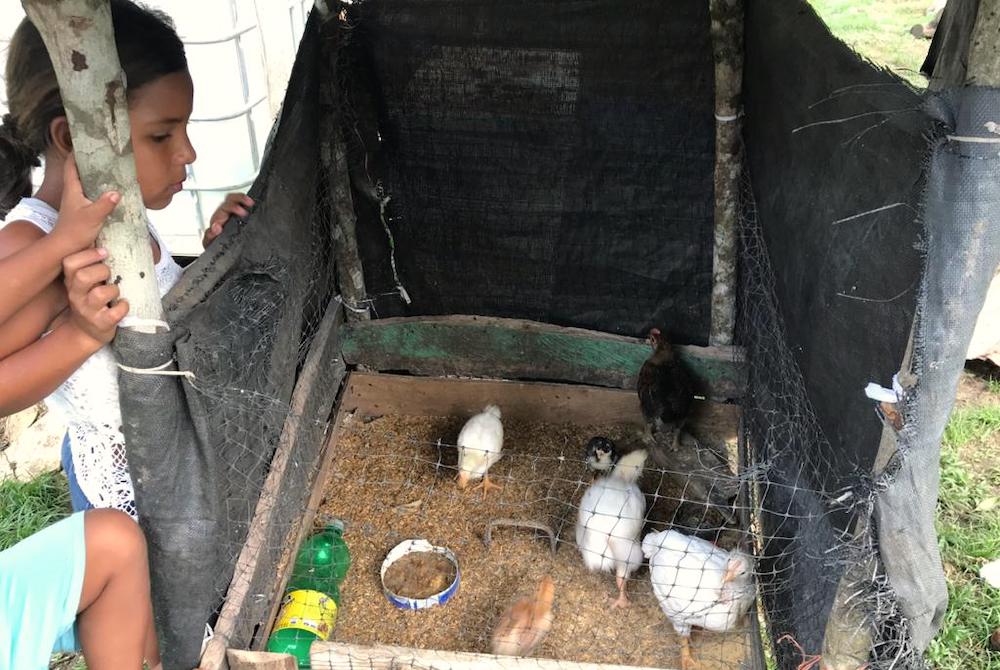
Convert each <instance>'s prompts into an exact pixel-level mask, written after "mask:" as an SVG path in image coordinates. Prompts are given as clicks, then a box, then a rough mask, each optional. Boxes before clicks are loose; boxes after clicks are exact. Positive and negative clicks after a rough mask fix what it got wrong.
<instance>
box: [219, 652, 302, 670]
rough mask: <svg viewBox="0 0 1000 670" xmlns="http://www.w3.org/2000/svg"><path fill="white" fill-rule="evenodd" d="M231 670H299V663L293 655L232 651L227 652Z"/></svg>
mask: <svg viewBox="0 0 1000 670" xmlns="http://www.w3.org/2000/svg"><path fill="white" fill-rule="evenodd" d="M226 661H227V662H228V663H229V670H298V667H299V665H298V662H297V661H296V660H295V657H294V656H292V655H291V654H272V653H269V652H266V651H243V650H241V649H230V650H229V651H227V652H226Z"/></svg>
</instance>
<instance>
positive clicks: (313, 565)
mask: <svg viewBox="0 0 1000 670" xmlns="http://www.w3.org/2000/svg"><path fill="white" fill-rule="evenodd" d="M343 535H344V525H343V523H341V522H340V521H332V522H330V523H328V524H327V526H326V528H324V529H323V530H322V531H320V532H319V533H316V534H315V535H313V536H312V537H310V538H309V539H308V540H306V541H305V542H304V543H303V544H302V548H301V549H299V553H298V555H297V556H296V557H295V564H294V565H293V566H292V576H291V578H290V579H289V580H288V588H287V589H286V591H285V598H284V600H283V601H282V604H281V610H280V611H279V613H278V619H277V621H276V622H275V625H274V632H273V633H271V637H270V638H269V639H268V641H267V650H268V651H273V652H278V653H285V654H291V655H292V656H294V657H295V658H296V660H297V662H298V666H299V667H300V668H308V667H310V661H309V650H310V647H311V646H312V643H313V642H314V641H315V640H328V639H330V634H331V633H333V628H334V626H335V625H336V623H337V609H338V607H339V606H340V584H341V583H342V582H343V581H344V578H345V577H346V576H347V571H348V570H349V569H350V567H351V554H350V552H349V551H348V548H347V543H346V542H345V541H344V537H343Z"/></svg>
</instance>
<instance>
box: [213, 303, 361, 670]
mask: <svg viewBox="0 0 1000 670" xmlns="http://www.w3.org/2000/svg"><path fill="white" fill-rule="evenodd" d="M342 321H343V310H342V309H341V306H340V303H338V302H336V301H331V302H330V304H329V305H328V306H327V310H326V314H324V316H323V320H322V321H321V322H320V325H319V328H318V329H317V330H316V335H315V337H314V338H313V341H312V345H311V346H310V348H309V353H308V354H307V355H306V360H305V363H304V364H303V366H302V372H301V373H300V375H299V378H298V380H297V381H296V384H295V389H294V391H293V392H292V398H291V404H290V406H289V409H288V415H287V417H286V419H285V424H284V426H283V427H282V431H281V437H280V438H279V442H278V447H277V449H275V452H274V456H273V458H272V460H271V469H270V471H269V472H268V474H267V479H265V480H264V485H263V487H262V489H261V493H260V497H259V498H258V499H257V507H256V509H255V510H254V515H253V520H252V521H251V523H250V530H249V532H248V533H247V538H246V541H245V542H244V543H243V548H242V550H241V551H240V555H239V557H238V559H237V561H236V569H235V570H234V572H233V578H232V580H231V582H230V585H229V591H228V593H227V594H226V600H225V602H224V603H223V605H222V611H221V612H220V613H219V618H218V620H217V621H216V623H215V628H214V629H213V637H212V639H211V640H209V642H208V644H207V645H206V647H205V651H204V652H203V653H202V657H201V663H200V668H201V670H220V669H221V668H224V667H225V666H224V663H225V662H226V661H225V659H226V650H227V648H228V646H229V644H230V642H232V641H233V637H234V634H235V633H236V631H237V625H238V624H239V623H240V619H241V618H243V617H245V616H246V615H247V613H246V610H245V608H246V606H247V603H248V602H249V600H250V599H251V596H250V585H251V584H252V583H254V582H255V581H256V580H257V579H258V571H259V570H260V569H261V568H260V558H261V555H262V554H264V553H265V550H266V549H268V547H267V539H268V538H270V537H272V536H273V533H274V529H275V525H276V523H277V522H276V518H275V517H276V515H277V510H278V508H279V506H280V505H281V504H282V503H287V501H286V500H285V496H286V491H285V486H286V481H285V480H286V477H287V475H288V472H289V470H290V467H289V465H290V463H291V462H292V461H293V460H298V459H300V458H301V454H300V453H299V449H298V447H299V446H300V440H302V439H308V437H303V435H305V436H309V435H310V431H309V428H310V426H311V423H312V422H315V421H323V420H325V419H326V417H328V416H329V414H330V411H331V409H332V406H333V400H334V398H335V397H336V392H337V389H338V388H339V387H340V384H341V381H343V378H344V375H345V367H344V363H343V361H342V360H341V359H340V358H339V357H337V356H336V353H337V349H338V340H337V337H338V334H339V330H340V326H341V323H342ZM318 387H319V388H324V389H326V392H325V393H323V394H320V393H316V390H317V388H318ZM317 398H321V400H320V401H319V402H318V403H317ZM296 465H297V466H298V467H303V465H301V464H296ZM265 638H266V631H265Z"/></svg>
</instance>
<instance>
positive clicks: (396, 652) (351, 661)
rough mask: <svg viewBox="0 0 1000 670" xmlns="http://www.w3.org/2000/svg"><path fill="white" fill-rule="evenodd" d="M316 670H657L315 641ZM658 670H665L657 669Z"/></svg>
mask: <svg viewBox="0 0 1000 670" xmlns="http://www.w3.org/2000/svg"><path fill="white" fill-rule="evenodd" d="M310 661H311V664H312V668H313V670H403V669H411V670H511V669H513V668H525V669H526V670H528V669H530V670H654V669H653V668H642V667H640V666H628V665H604V664H601V663H578V662H575V661H562V660H557V659H552V658H522V657H518V656H491V655H489V654H472V653H467V652H456V651H435V650H432V649H411V648H409V647H394V646H389V645H380V646H377V647H367V646H364V645H360V644H345V643H343V642H313V645H312V653H311V654H310ZM655 670H664V669H663V668H657V669H655Z"/></svg>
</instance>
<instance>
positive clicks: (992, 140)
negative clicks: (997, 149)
mask: <svg viewBox="0 0 1000 670" xmlns="http://www.w3.org/2000/svg"><path fill="white" fill-rule="evenodd" d="M945 137H947V138H948V141H949V142H969V143H971V144H1000V137H971V136H969V135H945Z"/></svg>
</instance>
